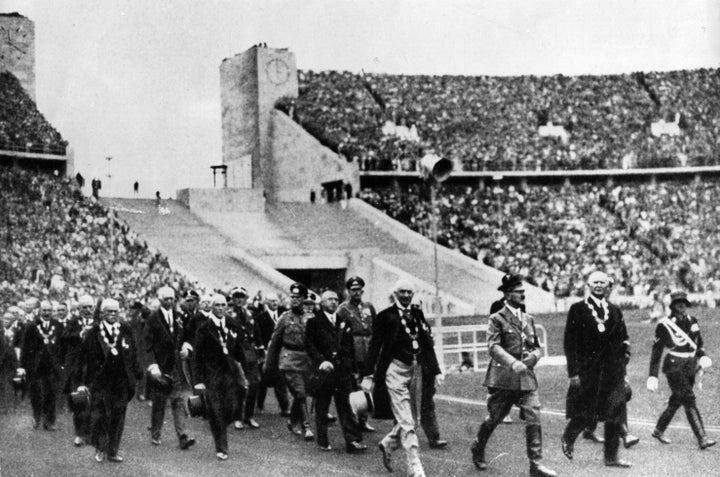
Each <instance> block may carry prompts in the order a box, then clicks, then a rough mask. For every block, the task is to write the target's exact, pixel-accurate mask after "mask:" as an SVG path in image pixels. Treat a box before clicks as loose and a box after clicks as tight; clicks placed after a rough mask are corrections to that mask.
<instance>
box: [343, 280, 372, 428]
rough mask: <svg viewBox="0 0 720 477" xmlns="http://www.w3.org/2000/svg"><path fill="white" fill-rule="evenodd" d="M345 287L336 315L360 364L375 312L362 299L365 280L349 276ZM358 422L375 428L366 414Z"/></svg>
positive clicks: (362, 426) (370, 333)
mask: <svg viewBox="0 0 720 477" xmlns="http://www.w3.org/2000/svg"><path fill="white" fill-rule="evenodd" d="M345 288H346V289H347V299H346V300H345V301H344V302H343V303H341V304H340V306H339V307H338V309H337V316H338V319H339V320H340V321H342V322H344V323H347V326H349V327H350V329H351V333H352V336H353V344H354V347H355V360H356V361H357V362H358V363H360V366H362V365H363V363H365V358H366V357H367V351H368V346H369V344H370V336H371V335H372V326H373V322H374V321H375V318H376V316H377V314H376V313H375V307H373V305H372V303H370V302H367V301H363V299H362V296H363V293H364V291H365V280H363V279H362V278H361V277H358V276H354V277H350V278H349V279H348V280H347V282H345ZM360 375H361V376H364V375H365V373H364V372H363V370H361V371H360ZM358 378H359V376H358ZM359 424H360V427H361V428H362V430H363V431H365V432H373V431H375V428H374V427H372V426H371V425H370V424H368V423H367V415H363V416H361V417H360V418H359Z"/></svg>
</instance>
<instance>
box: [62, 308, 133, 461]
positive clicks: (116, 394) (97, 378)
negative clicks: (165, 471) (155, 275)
mask: <svg viewBox="0 0 720 477" xmlns="http://www.w3.org/2000/svg"><path fill="white" fill-rule="evenodd" d="M100 315H101V317H102V321H101V322H100V323H97V324H95V325H93V327H92V328H91V329H90V330H89V331H88V333H87V335H86V337H85V339H84V340H83V344H82V351H81V353H80V362H79V366H78V370H77V372H78V376H77V377H76V379H77V381H78V382H80V383H81V384H80V386H78V389H77V390H78V391H84V392H86V393H87V392H89V393H90V421H91V424H90V428H91V438H90V439H91V443H92V445H93V446H95V460H96V461H97V462H102V461H103V460H105V458H106V457H107V460H108V461H110V462H122V461H123V458H122V457H121V456H120V455H119V454H118V449H119V448H120V439H121V438H122V433H123V429H124V427H125V412H126V411H127V404H128V402H129V401H130V400H131V399H132V397H133V395H134V393H135V383H136V380H137V379H139V378H140V377H141V375H142V370H141V369H140V365H139V364H138V361H137V348H136V346H135V340H134V339H133V333H132V330H131V329H130V327H129V326H128V325H127V324H125V323H122V324H121V323H120V322H119V315H120V304H119V303H118V302H117V301H116V300H113V299H110V298H106V299H104V300H103V301H102V303H101V305H100Z"/></svg>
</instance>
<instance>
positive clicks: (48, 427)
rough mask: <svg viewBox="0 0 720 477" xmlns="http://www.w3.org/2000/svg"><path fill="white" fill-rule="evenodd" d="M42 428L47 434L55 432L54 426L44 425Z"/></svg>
mask: <svg viewBox="0 0 720 477" xmlns="http://www.w3.org/2000/svg"><path fill="white" fill-rule="evenodd" d="M43 428H44V429H45V430H46V431H49V432H55V431H57V427H55V424H45V425H44V426H43Z"/></svg>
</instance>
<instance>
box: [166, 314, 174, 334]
mask: <svg viewBox="0 0 720 477" xmlns="http://www.w3.org/2000/svg"><path fill="white" fill-rule="evenodd" d="M167 324H168V328H170V333H171V334H172V332H173V316H172V313H171V312H168V314H167Z"/></svg>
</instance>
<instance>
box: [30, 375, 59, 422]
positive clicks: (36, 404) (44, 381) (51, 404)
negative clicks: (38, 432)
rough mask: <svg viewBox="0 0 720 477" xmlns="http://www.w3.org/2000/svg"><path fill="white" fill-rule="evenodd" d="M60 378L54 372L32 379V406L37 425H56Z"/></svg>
mask: <svg viewBox="0 0 720 477" xmlns="http://www.w3.org/2000/svg"><path fill="white" fill-rule="evenodd" d="M57 391H58V376H57V375H56V374H54V373H52V372H50V373H44V374H40V375H35V376H33V377H31V378H30V383H29V392H30V404H31V406H32V410H33V418H34V419H35V423H36V425H40V423H41V422H43V420H44V425H46V426H49V425H53V424H55V417H56V409H57Z"/></svg>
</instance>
